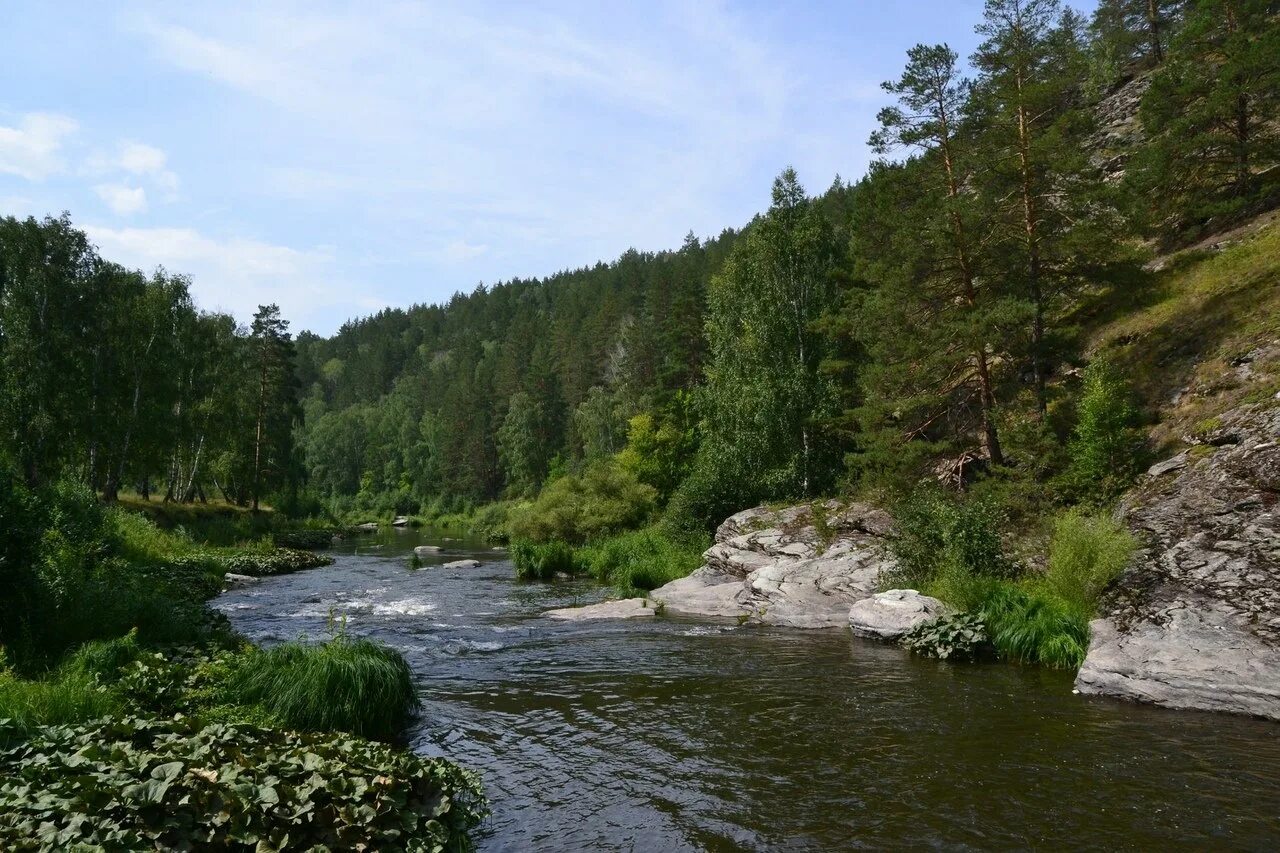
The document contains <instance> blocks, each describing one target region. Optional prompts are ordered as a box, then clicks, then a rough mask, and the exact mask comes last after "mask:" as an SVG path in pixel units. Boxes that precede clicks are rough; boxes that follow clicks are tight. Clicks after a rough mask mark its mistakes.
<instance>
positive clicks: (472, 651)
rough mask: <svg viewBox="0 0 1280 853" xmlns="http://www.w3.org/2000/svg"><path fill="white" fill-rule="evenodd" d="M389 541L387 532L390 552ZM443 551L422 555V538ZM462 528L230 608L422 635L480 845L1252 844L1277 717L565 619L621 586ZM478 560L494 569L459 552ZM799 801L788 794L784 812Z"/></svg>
mask: <svg viewBox="0 0 1280 853" xmlns="http://www.w3.org/2000/svg"><path fill="white" fill-rule="evenodd" d="M375 545H379V546H381V547H378V548H374V547H373V546H375ZM423 545H427V546H432V547H435V548H439V550H438V551H433V552H432V553H431V556H429V557H425V558H423V563H424V565H423V567H422V568H420V569H417V570H414V569H412V568H411V567H410V565H411V564H410V561H411V555H412V553H413V549H414V548H416V547H419V546H423ZM491 547H492V546H490V545H489V544H487V543H485V542H483V541H482V540H480V539H479V538H458V537H457V536H456V533H455V532H454V531H431V530H427V529H423V530H416V531H409V532H405V533H394V532H391V531H384V532H382V533H379V534H377V535H376V536H373V537H370V538H369V539H366V540H361V541H350V542H346V543H343V544H341V545H338V546H335V548H334V549H333V551H332V552H331V553H332V555H333V556H334V558H335V563H334V565H333V566H331V567H328V568H326V569H324V570H321V571H317V572H302V573H298V574H294V575H289V576H285V577H280V578H270V579H267V580H264V581H263V582H262V583H260V584H258V585H255V586H254V587H252V588H244V589H239V590H233V591H230V592H228V593H226V594H224V595H222V596H220V597H219V598H218V599H217V600H216V601H215V602H214V604H215V606H216V607H217V608H218V609H219V610H220V611H222V612H223V613H225V614H226V615H227V617H228V618H229V619H230V620H231V621H232V624H233V625H234V627H235V628H236V629H237V630H239V631H240V632H241V633H243V634H245V635H246V636H248V637H250V638H253V639H254V640H256V641H259V642H261V643H263V644H264V645H269V644H272V643H276V642H280V641H281V640H284V639H291V638H297V637H298V636H300V635H301V636H305V637H309V638H323V637H325V636H327V626H328V625H329V623H330V621H331V618H336V619H339V620H340V619H343V618H344V617H345V619H346V620H347V624H348V631H349V632H350V633H352V634H359V635H360V636H366V637H370V638H373V639H376V640H378V641H380V642H382V643H385V644H387V645H390V646H393V647H394V648H397V649H399V650H401V651H402V652H403V654H404V656H405V659H406V660H407V661H408V663H409V665H410V666H411V667H412V669H413V671H414V673H415V676H416V677H417V678H418V679H419V680H420V683H422V684H424V685H427V688H426V689H425V690H424V692H423V702H424V705H423V709H422V713H421V715H420V716H419V717H418V718H417V719H416V720H415V721H414V722H413V723H412V726H411V729H410V733H409V742H410V746H411V748H412V749H413V750H414V751H416V752H418V753H419V754H421V755H424V756H448V757H449V758H451V759H453V760H455V761H458V762H460V763H462V764H463V765H464V766H466V767H468V768H471V769H473V770H475V771H476V772H478V773H480V774H481V775H482V776H483V778H484V780H485V790H486V793H487V795H488V796H489V798H490V800H491V802H492V810H493V814H492V817H491V818H490V819H489V820H487V821H486V823H485V824H484V826H483V827H482V828H481V829H480V831H479V832H478V833H477V834H476V843H477V845H478V847H479V848H480V850H482V851H494V853H496V851H503V850H541V849H546V850H564V851H569V853H578V851H613V850H636V851H641V850H644V851H647V850H671V851H681V853H682V851H705V850H740V849H748V850H751V849H756V850H839V849H845V848H847V847H848V846H849V844H850V843H853V842H855V841H856V842H857V843H861V844H864V845H866V846H868V847H872V848H876V849H902V848H910V849H915V848H920V847H932V848H939V847H941V848H944V849H949V848H956V847H965V846H967V847H973V848H980V849H990V848H1011V849H1017V848H1027V847H1034V846H1036V845H1040V846H1043V845H1044V844H1045V843H1047V842H1046V841H1045V839H1053V840H1054V843H1059V844H1061V845H1062V846H1072V847H1083V848H1108V849H1111V848H1126V847H1142V848H1144V849H1145V848H1160V847H1165V846H1169V845H1171V844H1177V843H1183V844H1191V845H1192V846H1205V847H1215V846H1216V847H1224V846H1225V847H1231V848H1237V849H1250V848H1252V847H1258V846H1265V845H1266V843H1267V841H1268V840H1269V839H1270V838H1272V837H1273V836H1274V825H1273V821H1271V817H1270V816H1271V815H1274V814H1276V813H1280V812H1277V808H1280V777H1278V776H1277V774H1276V773H1275V772H1273V769H1272V768H1274V767H1280V754H1278V753H1277V751H1276V750H1277V742H1276V739H1275V737H1274V734H1275V729H1274V726H1273V725H1272V724H1269V723H1266V722H1263V721H1255V720H1250V719H1246V718H1238V717H1221V716H1214V715H1207V714H1197V713H1188V712H1169V711H1163V710H1161V709H1158V708H1151V707H1145V706H1140V705H1134V704H1130V703H1125V702H1116V701H1112V700H1108V699H1101V698H1082V697H1080V696H1076V695H1073V694H1072V693H1071V684H1072V682H1071V675H1070V673H1068V672H1063V671H1058V670H1049V669H1044V668H1040V667H1027V666H1009V665H1007V664H1002V663H992V662H976V663H967V664H964V665H961V666H956V665H952V664H949V663H946V662H940V661H937V660H933V659H929V658H923V657H919V656H915V655H911V654H909V653H907V652H906V651H904V650H903V649H901V648H899V647H897V646H895V645H893V644H888V643H881V642H876V641H872V640H864V639H861V638H857V637H854V636H852V635H851V634H850V633H849V632H848V631H847V630H845V631H836V630H818V631H802V630H795V629H789V628H780V627H773V626H769V625H762V624H760V623H758V622H749V623H747V624H744V625H741V626H739V625H738V624H737V622H736V620H731V619H730V620H718V621H715V622H714V623H713V622H711V621H708V620H705V619H694V618H690V617H682V616H679V615H675V614H672V613H666V614H663V615H662V616H661V617H660V618H648V619H642V620H628V621H618V620H600V621H592V622H586V623H562V622H558V621H555V620H551V619H547V618H544V617H543V615H542V614H543V613H544V612H545V611H547V610H552V609H557V608H566V607H571V606H574V605H585V604H590V603H593V602H595V601H597V600H599V599H600V598H601V597H602V596H604V595H605V594H607V593H608V592H609V590H608V589H607V588H605V587H601V586H600V585H599V584H598V583H596V581H595V580H594V579H593V578H590V577H588V576H585V575H584V576H580V577H578V578H575V579H559V580H555V581H548V582H543V581H523V582H522V581H517V580H516V579H515V577H514V569H513V567H512V565H511V562H510V560H509V559H508V558H507V557H506V556H505V555H503V554H502V553H501V552H493V551H491V550H490V548H491ZM465 559H476V560H480V561H481V562H482V565H481V566H479V567H474V568H454V569H450V568H446V567H445V566H446V565H447V564H450V563H456V562H459V561H462V560H465ZM779 803H785V804H786V806H785V808H783V807H778V804H779Z"/></svg>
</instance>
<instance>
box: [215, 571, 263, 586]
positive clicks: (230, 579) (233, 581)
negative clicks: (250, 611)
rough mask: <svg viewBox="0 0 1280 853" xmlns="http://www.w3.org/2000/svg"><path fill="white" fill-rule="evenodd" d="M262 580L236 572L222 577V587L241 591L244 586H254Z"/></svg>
mask: <svg viewBox="0 0 1280 853" xmlns="http://www.w3.org/2000/svg"><path fill="white" fill-rule="evenodd" d="M261 580H262V578H255V577H254V576H253V575H238V574H236V573H235V572H227V573H226V574H225V575H223V576H222V586H223V588H224V589H239V588H240V587H242V586H253V585H254V584H255V583H258V582H260V581H261Z"/></svg>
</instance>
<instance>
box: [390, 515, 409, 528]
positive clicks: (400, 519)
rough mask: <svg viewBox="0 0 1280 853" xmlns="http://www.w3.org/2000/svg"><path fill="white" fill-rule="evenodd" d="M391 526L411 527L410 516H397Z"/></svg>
mask: <svg viewBox="0 0 1280 853" xmlns="http://www.w3.org/2000/svg"><path fill="white" fill-rule="evenodd" d="M391 526H392V527H408V526H409V516H407V515H397V516H396V517H395V518H393V519H391Z"/></svg>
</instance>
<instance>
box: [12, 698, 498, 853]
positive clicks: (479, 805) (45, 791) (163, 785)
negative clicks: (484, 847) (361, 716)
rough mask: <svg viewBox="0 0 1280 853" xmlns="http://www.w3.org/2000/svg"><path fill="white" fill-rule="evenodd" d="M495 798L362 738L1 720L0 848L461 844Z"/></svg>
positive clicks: (464, 846) (452, 773)
mask: <svg viewBox="0 0 1280 853" xmlns="http://www.w3.org/2000/svg"><path fill="white" fill-rule="evenodd" d="M485 812H486V804H485V801H484V798H483V795H482V794H481V791H480V784H479V780H478V779H477V778H476V777H475V776H473V775H472V774H470V773H467V772H466V771H463V770H461V769H459V768H458V767H456V766H455V765H453V764H450V763H449V762H447V761H442V760H432V759H424V758H421V757H419V756H416V755H413V754H412V753H408V752H402V751H398V750H393V749H390V748H388V747H385V746H381V745H378V744H373V743H369V742H366V741H361V740H357V739H353V738H350V737H347V736H343V735H337V736H335V735H307V734H296V733H292V732H281V731H273V730H267V729H260V728H255V727H247V726H229V725H222V724H213V725H208V726H204V727H201V726H200V725H198V724H196V723H194V722H193V721H191V720H188V719H175V720H167V721H151V720H140V719H136V718H127V719H123V720H118V721H110V722H108V721H100V722H97V723H92V724H87V725H81V726H58V727H51V728H46V729H42V730H40V731H38V732H37V733H35V734H34V735H29V734H28V733H27V732H26V731H25V730H23V729H20V728H17V727H15V726H14V725H13V724H12V723H6V722H3V721H0V846H3V847H5V849H9V850H38V849H83V848H88V847H93V848H97V849H102V848H105V849H129V850H133V849H165V850H182V849H215V848H216V849H222V848H228V847H231V848H245V849H249V848H257V849H273V850H274V849H283V848H285V847H290V848H298V849H304V848H305V849H312V848H313V847H317V848H323V849H335V850H336V849H343V850H351V849H401V850H409V851H465V850H470V849H471V842H470V840H469V837H468V834H469V832H470V831H471V830H473V829H474V828H475V827H476V826H478V824H479V823H480V821H481V819H482V818H483V816H484V814H485Z"/></svg>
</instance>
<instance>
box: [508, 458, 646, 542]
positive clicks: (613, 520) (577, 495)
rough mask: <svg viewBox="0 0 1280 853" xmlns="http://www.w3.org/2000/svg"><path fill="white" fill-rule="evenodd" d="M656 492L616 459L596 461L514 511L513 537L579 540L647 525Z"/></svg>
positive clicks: (512, 515) (554, 483)
mask: <svg viewBox="0 0 1280 853" xmlns="http://www.w3.org/2000/svg"><path fill="white" fill-rule="evenodd" d="M656 500H657V492H656V491H655V490H654V488H653V487H652V486H648V485H645V484H644V483H641V482H639V481H638V480H637V479H636V477H635V475H634V474H632V473H631V472H629V471H627V470H626V469H623V468H621V467H619V466H618V465H617V464H615V463H612V462H596V463H593V464H591V465H589V466H587V469H586V470H585V471H584V472H583V473H582V474H581V475H569V476H565V477H561V478H560V479H558V480H556V481H555V482H553V483H551V484H550V485H548V486H547V487H546V488H545V489H543V490H542V493H541V494H540V495H538V498H537V500H535V501H534V502H533V503H532V504H529V505H527V506H524V507H520V508H518V509H516V510H514V511H513V512H512V513H511V522H510V530H511V538H512V539H513V540H520V541H527V542H534V543H545V542H556V541H559V542H567V543H570V544H580V543H583V542H586V541H588V540H590V539H595V538H598V537H601V536H607V535H609V534H611V533H617V532H619V531H622V530H628V529H631V528H635V527H639V526H641V525H643V524H644V523H645V522H646V521H647V520H648V519H649V517H650V516H651V515H652V514H653V511H654V507H655V503H656Z"/></svg>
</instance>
